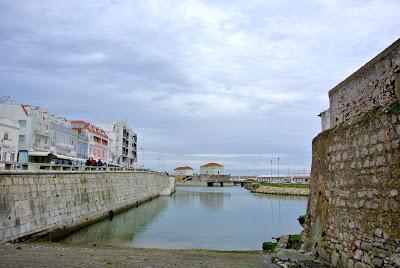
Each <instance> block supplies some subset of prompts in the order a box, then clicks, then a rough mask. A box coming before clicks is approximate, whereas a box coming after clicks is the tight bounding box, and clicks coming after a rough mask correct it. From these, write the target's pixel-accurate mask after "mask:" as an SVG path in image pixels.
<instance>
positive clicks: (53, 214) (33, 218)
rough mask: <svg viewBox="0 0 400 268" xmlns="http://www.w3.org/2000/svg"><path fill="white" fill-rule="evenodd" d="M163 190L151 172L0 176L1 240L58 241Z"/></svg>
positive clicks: (165, 181)
mask: <svg viewBox="0 0 400 268" xmlns="http://www.w3.org/2000/svg"><path fill="white" fill-rule="evenodd" d="M168 187H170V180H169V177H168V176H166V175H164V174H161V173H157V172H151V171H148V172H133V171H113V172H107V171H104V172H103V171H101V172H73V171H70V172H62V171H59V172H3V173H1V174H0V189H1V191H0V241H13V240H23V239H26V238H34V237H39V236H43V235H49V237H54V236H58V235H60V234H63V233H67V232H69V231H72V230H74V229H77V228H79V227H81V226H82V225H86V224H89V223H91V222H93V221H97V220H99V219H101V218H103V217H107V216H108V215H109V214H113V213H117V212H118V211H119V210H122V209H125V208H129V207H132V206H135V205H137V204H139V203H141V202H144V201H146V200H148V199H151V198H154V197H157V196H158V195H159V194H160V193H161V192H162V190H164V189H166V188H168ZM110 211H112V213H111V212H110Z"/></svg>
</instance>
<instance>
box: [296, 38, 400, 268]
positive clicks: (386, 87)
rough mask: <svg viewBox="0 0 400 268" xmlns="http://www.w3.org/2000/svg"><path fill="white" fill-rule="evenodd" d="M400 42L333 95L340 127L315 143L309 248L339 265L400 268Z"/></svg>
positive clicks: (332, 109) (307, 229)
mask: <svg viewBox="0 0 400 268" xmlns="http://www.w3.org/2000/svg"><path fill="white" fill-rule="evenodd" d="M399 47H400V41H397V42H396V43H395V44H394V45H392V46H391V47H390V48H389V50H388V51H385V52H384V53H383V54H380V55H378V56H377V58H376V59H374V60H372V61H371V63H370V64H367V65H366V67H363V68H362V69H361V70H360V71H359V72H356V73H355V74H353V75H352V76H351V77H350V78H349V79H346V80H345V81H344V82H342V83H341V84H339V86H338V87H337V88H336V89H335V90H334V91H332V92H331V93H330V99H331V100H330V102H331V107H330V112H331V114H332V115H333V120H335V121H333V122H332V123H334V124H332V125H334V126H335V127H334V128H332V129H329V130H327V131H324V132H322V133H321V134H319V135H318V136H317V137H316V138H315V139H314V141H313V148H312V149H313V150H312V151H313V155H312V172H311V187H310V195H309V200H308V208H307V217H306V225H305V230H304V237H303V242H304V245H303V246H304V249H305V250H306V251H314V252H316V254H317V256H319V257H320V258H322V259H325V260H327V261H329V262H330V263H332V264H333V265H334V266H337V267H400V247H399V241H400V225H399V219H400V193H399V191H400V190H399V189H400V145H399V144H400V114H399V109H398V107H399V106H397V108H396V105H398V104H396V102H398V101H399V99H398V98H396V94H395V88H396V87H397V86H400V80H398V79H400V78H399V72H400V49H399ZM350 92H351V95H348V94H350ZM353 94H356V95H355V96H353ZM336 118H337V120H336Z"/></svg>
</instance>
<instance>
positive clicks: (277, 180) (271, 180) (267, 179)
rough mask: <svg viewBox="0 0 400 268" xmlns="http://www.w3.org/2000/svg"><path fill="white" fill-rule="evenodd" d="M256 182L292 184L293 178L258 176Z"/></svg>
mask: <svg viewBox="0 0 400 268" xmlns="http://www.w3.org/2000/svg"><path fill="white" fill-rule="evenodd" d="M256 181H258V182H269V183H291V182H292V177H290V176H270V175H261V176H257V178H256Z"/></svg>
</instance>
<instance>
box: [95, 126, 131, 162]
mask: <svg viewBox="0 0 400 268" xmlns="http://www.w3.org/2000/svg"><path fill="white" fill-rule="evenodd" d="M98 125H99V126H101V127H102V128H104V129H105V130H106V131H107V133H108V135H109V137H110V141H111V142H110V145H109V148H110V156H109V157H110V158H111V163H113V164H117V165H122V166H125V167H133V166H134V165H135V163H136V162H137V135H136V133H135V132H134V131H133V129H132V128H131V127H129V125H128V124H127V123H126V122H120V121H118V122H114V123H111V124H98Z"/></svg>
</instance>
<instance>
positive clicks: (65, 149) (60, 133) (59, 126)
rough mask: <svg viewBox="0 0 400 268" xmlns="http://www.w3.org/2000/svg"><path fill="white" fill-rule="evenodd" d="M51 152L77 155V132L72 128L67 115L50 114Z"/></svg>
mask: <svg viewBox="0 0 400 268" xmlns="http://www.w3.org/2000/svg"><path fill="white" fill-rule="evenodd" d="M48 121H49V125H50V152H52V153H54V154H59V155H65V156H72V157H76V156H77V152H76V148H77V138H78V136H77V133H76V131H74V130H73V129H72V126H71V121H69V120H67V119H66V118H65V117H61V116H56V115H49V116H48Z"/></svg>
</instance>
